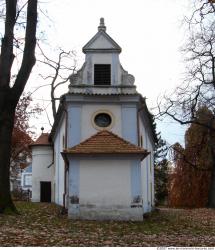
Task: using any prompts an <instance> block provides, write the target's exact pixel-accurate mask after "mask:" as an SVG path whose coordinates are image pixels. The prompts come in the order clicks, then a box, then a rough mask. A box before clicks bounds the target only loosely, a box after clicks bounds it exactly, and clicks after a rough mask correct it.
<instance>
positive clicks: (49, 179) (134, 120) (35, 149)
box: [32, 18, 156, 220]
mask: <svg viewBox="0 0 215 250" xmlns="http://www.w3.org/2000/svg"><path fill="white" fill-rule="evenodd" d="M83 52H84V53H85V54H86V59H85V63H84V64H83V66H82V68H81V69H80V70H79V71H78V72H77V74H74V75H72V76H71V77H70V85H69V92H68V93H66V94H65V95H63V96H62V97H61V102H60V105H59V108H58V112H57V116H56V119H55V122H54V125H53V128H52V131H51V134H50V135H49V137H48V134H42V135H41V136H40V137H39V139H38V140H37V141H36V142H35V143H34V144H32V168H33V171H32V201H50V200H51V201H52V202H55V203H57V204H59V205H62V206H64V207H66V208H67V209H68V215H69V217H70V218H73V219H79V218H81V219H111V220H142V219H143V214H144V213H146V212H149V211H151V210H152V209H153V206H154V166H153V162H154V155H153V151H154V145H155V141H156V135H155V131H154V129H153V126H152V119H151V115H150V113H149V111H148V109H147V106H146V103H145V99H144V98H143V97H142V96H141V95H140V94H139V93H138V92H137V91H136V86H135V85H134V77H133V76H132V75H130V74H128V72H127V71H125V70H124V69H123V68H122V66H121V64H120V61H119V54H120V52H121V48H120V46H119V45H118V44H117V43H116V42H115V41H114V40H113V39H112V38H111V37H110V36H109V35H108V34H107V33H106V27H105V25H104V20H103V18H101V20H100V25H99V27H98V32H97V33H96V35H95V36H94V37H93V38H92V39H91V40H90V41H89V42H88V43H87V44H86V45H85V46H84V47H83ZM53 154H54V157H53ZM44 197H45V198H44Z"/></svg>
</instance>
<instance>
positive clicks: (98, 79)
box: [69, 18, 136, 94]
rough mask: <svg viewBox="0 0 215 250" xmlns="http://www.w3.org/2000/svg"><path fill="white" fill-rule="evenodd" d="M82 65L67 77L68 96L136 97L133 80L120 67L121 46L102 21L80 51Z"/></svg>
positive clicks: (102, 20)
mask: <svg viewBox="0 0 215 250" xmlns="http://www.w3.org/2000/svg"><path fill="white" fill-rule="evenodd" d="M82 51H83V53H85V62H84V64H83V66H82V68H81V69H80V70H79V71H78V72H77V74H74V75H71V77H70V83H71V84H70V86H69V92H70V93H83V94H84V93H92V94H102V93H109V94H135V93H136V87H135V86H134V77H133V76H132V75H130V74H128V72H127V71H125V70H124V69H123V67H122V65H121V64H120V60H119V54H120V53H121V51H122V49H121V47H120V46H119V45H118V44H117V43H116V42H115V41H114V40H113V39H112V38H111V37H110V36H109V35H108V34H107V33H106V26H105V22H104V18H100V24H99V26H98V32H97V33H96V34H95V35H94V36H93V37H92V38H91V39H90V41H89V42H88V43H86V45H84V47H83V49H82Z"/></svg>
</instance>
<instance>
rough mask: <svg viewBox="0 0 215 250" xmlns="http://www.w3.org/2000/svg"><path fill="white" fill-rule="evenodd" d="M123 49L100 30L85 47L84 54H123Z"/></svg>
mask: <svg viewBox="0 0 215 250" xmlns="http://www.w3.org/2000/svg"><path fill="white" fill-rule="evenodd" d="M121 50H122V49H121V47H120V46H119V45H118V44H117V43H116V42H115V41H114V40H113V39H112V38H111V37H110V36H109V35H108V34H107V33H106V32H105V31H104V30H99V31H98V32H97V33H96V35H95V36H94V37H93V38H92V39H91V40H90V41H89V42H88V43H87V44H86V45H85V46H84V47H83V52H84V53H87V52H96V51H97V52H100V53H101V52H104V53H107V52H116V53H120V52H121Z"/></svg>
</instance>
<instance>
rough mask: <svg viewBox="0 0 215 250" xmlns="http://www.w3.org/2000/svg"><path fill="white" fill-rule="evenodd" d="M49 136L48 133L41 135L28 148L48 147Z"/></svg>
mask: <svg viewBox="0 0 215 250" xmlns="http://www.w3.org/2000/svg"><path fill="white" fill-rule="evenodd" d="M48 139H49V134H48V133H42V134H41V135H40V136H39V137H38V138H37V140H36V141H35V142H33V143H32V144H31V145H30V146H38V145H39V146H41V145H50V144H51V143H50V142H49V140H48Z"/></svg>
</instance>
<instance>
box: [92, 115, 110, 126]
mask: <svg viewBox="0 0 215 250" xmlns="http://www.w3.org/2000/svg"><path fill="white" fill-rule="evenodd" d="M94 122H95V124H96V125H97V126H98V127H102V128H106V127H108V126H110V124H111V122H112V119H111V116H110V115H109V114H107V113H99V114H97V115H96V116H95V118H94Z"/></svg>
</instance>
